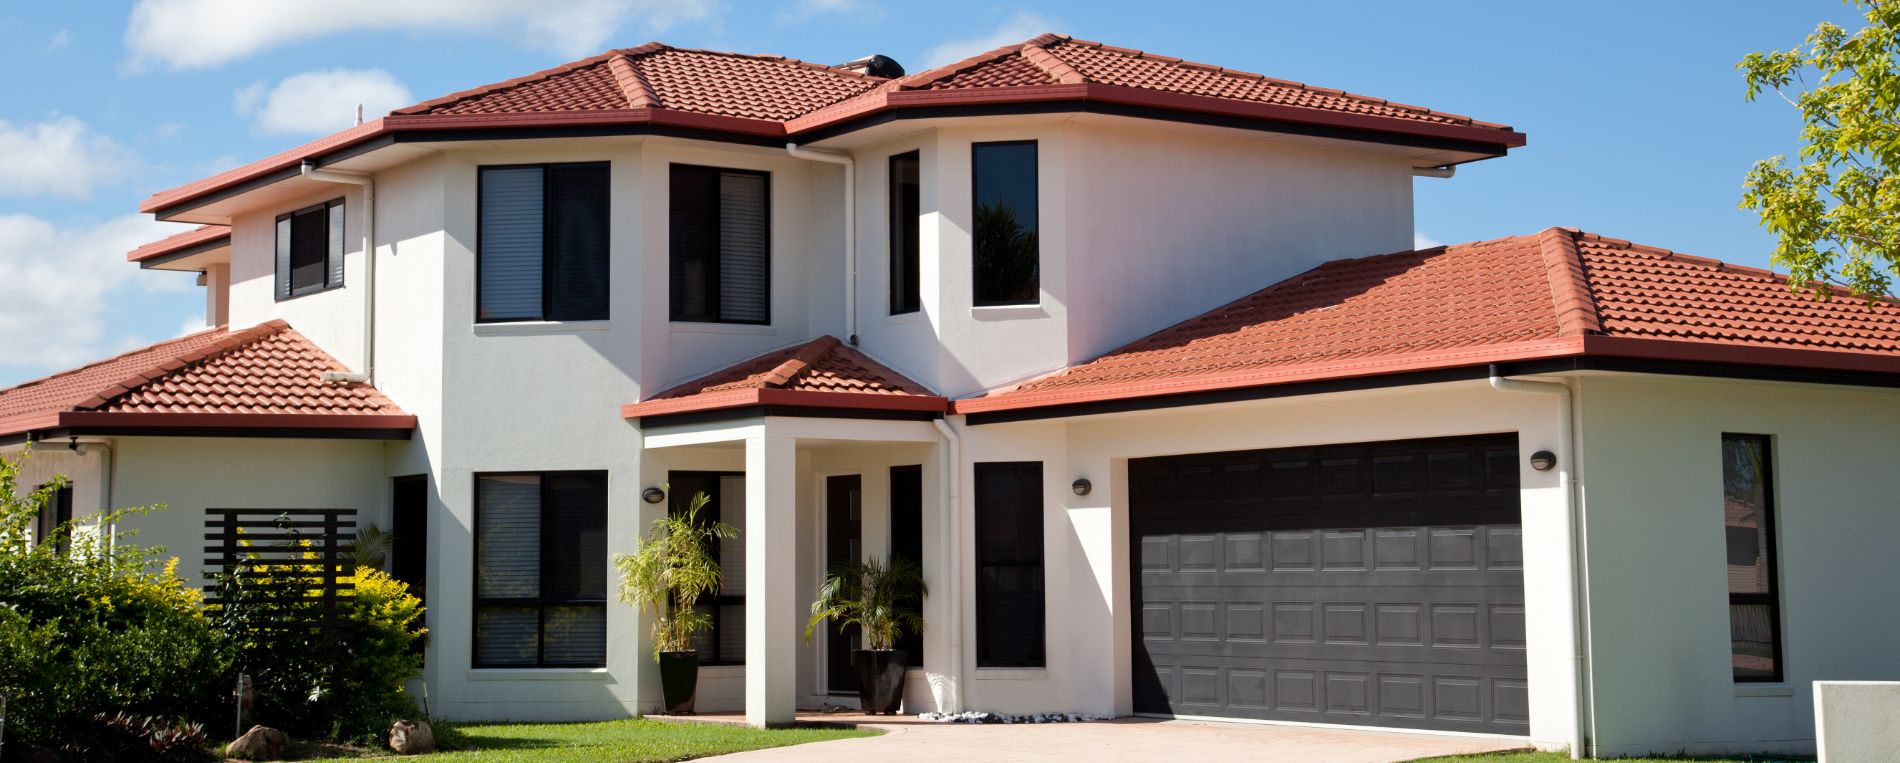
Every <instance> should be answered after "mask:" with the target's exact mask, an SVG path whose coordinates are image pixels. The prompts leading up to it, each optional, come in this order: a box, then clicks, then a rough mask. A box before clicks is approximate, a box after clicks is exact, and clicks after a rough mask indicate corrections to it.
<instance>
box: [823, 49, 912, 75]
mask: <svg viewBox="0 0 1900 763" xmlns="http://www.w3.org/2000/svg"><path fill="white" fill-rule="evenodd" d="M838 68H840V69H843V70H845V71H848V72H852V73H855V74H865V75H869V76H872V77H883V78H885V79H895V78H897V77H902V76H904V65H903V64H900V63H898V62H897V61H895V60H893V59H892V58H891V57H890V56H881V55H877V54H872V55H868V56H865V57H863V58H860V59H858V60H856V61H847V62H845V63H842V64H839V65H838Z"/></svg>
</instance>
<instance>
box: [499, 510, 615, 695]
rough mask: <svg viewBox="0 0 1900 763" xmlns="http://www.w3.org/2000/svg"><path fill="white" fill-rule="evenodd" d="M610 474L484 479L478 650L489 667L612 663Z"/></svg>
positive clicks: (591, 665) (583, 665)
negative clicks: (609, 652)
mask: <svg viewBox="0 0 1900 763" xmlns="http://www.w3.org/2000/svg"><path fill="white" fill-rule="evenodd" d="M606 601H607V474H606V473H605V472H547V473H541V474H483V475H477V476H476V478H475V643H474V648H475V655H474V660H473V662H474V666H475V667H478V668H481V667H488V668H534V667H601V666H603V665H605V664H606V661H607V608H606Z"/></svg>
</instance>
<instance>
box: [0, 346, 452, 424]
mask: <svg viewBox="0 0 1900 763" xmlns="http://www.w3.org/2000/svg"><path fill="white" fill-rule="evenodd" d="M342 370H347V369H345V368H344V367H343V366H342V365H341V364H339V363H337V362H336V360H335V359H334V358H331V357H330V356H329V355H328V354H326V353H324V352H323V350H321V349H318V348H317V346H316V345H314V344H312V343H311V342H310V340H308V339H305V338H304V337H303V335H301V334H298V333H297V332H296V330H294V329H292V328H290V326H289V325H288V324H286V323H284V322H283V321H271V322H270V323H265V324H262V325H259V326H256V327H254V328H249V329H244V330H241V331H227V330H225V329H224V328H223V327H218V328H214V329H209V330H206V331H200V332H198V333H195V334H189V335H186V336H183V337H179V338H177V339H170V340H166V341H163V342H159V343H157V344H154V345H151V346H149V347H144V348H140V349H137V350H132V351H130V352H127V353H124V354H121V355H118V356H116V357H113V358H108V359H106V360H102V361H99V362H96V363H91V364H88V365H85V366H81V367H79V368H75V369H72V370H70V371H62V372H60V373H57V374H53V375H51V376H47V377H44V378H41V379H35V380H33V381H29V382H25V383H23V384H19V385H16V386H13V387H9V388H7V389H0V435H16V434H20V433H22V432H29V431H36V430H42V429H50V428H55V427H70V426H114V427H127V428H136V427H139V426H163V427H166V428H181V427H182V428H190V427H193V426H205V427H274V428H283V429H299V428H311V429H337V428H361V429H409V428H413V426H414V424H415V417H413V416H410V415H408V414H405V413H403V411H402V409H401V408H399V407H397V405H396V404H395V403H394V402H392V401H391V400H390V399H389V398H387V397H384V396H383V394H382V393H381V392H378V391H377V390H376V389H375V388H373V387H370V386H368V385H365V384H333V383H327V382H323V381H321V380H320V378H319V375H320V374H321V373H323V372H324V371H342Z"/></svg>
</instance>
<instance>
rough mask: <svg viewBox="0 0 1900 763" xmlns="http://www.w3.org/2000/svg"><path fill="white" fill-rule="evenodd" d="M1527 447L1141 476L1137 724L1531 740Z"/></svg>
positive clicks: (1276, 453) (1151, 467)
mask: <svg viewBox="0 0 1900 763" xmlns="http://www.w3.org/2000/svg"><path fill="white" fill-rule="evenodd" d="M1516 470H1517V459H1516V448H1515V437H1514V436H1510V435H1499V436H1485V437H1467V438H1445V439H1439V440H1424V441H1407V442H1394V443H1368V444H1358V445H1343V446H1326V447H1322V448H1304V449H1289V450H1272V451H1252V452H1247V453H1222V454H1206V455H1200V456H1184V457H1170V458H1161V459H1144V460H1139V461H1135V462H1131V464H1130V474H1131V478H1132V479H1131V481H1132V483H1133V485H1132V487H1133V491H1132V496H1131V522H1130V524H1131V528H1132V530H1133V534H1134V538H1133V539H1132V542H1133V544H1134V547H1135V549H1136V553H1137V554H1139V559H1140V564H1139V565H1137V569H1135V570H1134V571H1133V577H1134V582H1135V583H1136V585H1135V588H1136V592H1135V595H1136V596H1137V597H1138V599H1139V604H1140V608H1141V609H1140V611H1141V612H1142V616H1141V618H1140V623H1139V624H1138V634H1137V635H1138V638H1139V640H1140V645H1139V648H1137V649H1136V655H1135V663H1136V664H1135V669H1136V709H1137V711H1140V712H1162V713H1171V714H1176V715H1207V716H1233V717H1244V718H1262V719H1281V720H1307V721H1320V722H1338V723H1353V724H1366V725H1387V726H1396V727H1403V728H1444V729H1456V730H1465V731H1491V732H1502V733H1518V734H1521V733H1524V732H1525V730H1526V728H1527V726H1526V724H1527V723H1528V711H1527V710H1526V708H1527V703H1528V698H1527V697H1528V683H1527V681H1526V679H1525V671H1524V654H1523V649H1524V620H1523V614H1524V599H1523V579H1522V578H1523V573H1522V565H1523V550H1522V532H1521V530H1520V528H1519V527H1518V525H1517V522H1518V499H1517V471H1516Z"/></svg>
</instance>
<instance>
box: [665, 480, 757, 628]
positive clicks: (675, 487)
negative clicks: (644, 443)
mask: <svg viewBox="0 0 1900 763" xmlns="http://www.w3.org/2000/svg"><path fill="white" fill-rule="evenodd" d="M666 481H667V483H668V484H667V487H668V488H669V490H668V492H667V496H668V506H667V510H668V511H669V512H671V513H674V514H679V513H683V512H685V511H686V507H687V506H689V505H691V502H692V500H693V496H694V495H697V494H699V493H705V494H706V497H707V498H709V499H710V500H709V501H708V502H707V503H706V505H705V506H703V507H701V508H700V510H699V520H700V521H701V522H707V523H710V522H724V523H726V524H729V525H732V527H733V528H734V529H736V530H738V531H739V535H738V537H734V538H722V539H720V541H719V548H717V549H715V552H716V555H717V557H718V559H719V590H718V591H717V592H715V593H708V594H706V595H705V596H704V597H702V598H700V600H699V603H698V604H697V605H696V606H695V607H694V609H697V610H699V611H700V612H701V613H704V614H705V615H706V616H707V617H709V618H711V619H712V627H711V628H708V629H706V630H703V631H700V632H699V633H697V634H694V636H693V649H694V650H696V651H698V652H699V664H701V665H744V664H745V475H744V474H739V473H733V472H671V473H669V474H667V476H666Z"/></svg>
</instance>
